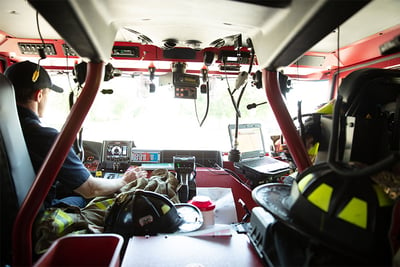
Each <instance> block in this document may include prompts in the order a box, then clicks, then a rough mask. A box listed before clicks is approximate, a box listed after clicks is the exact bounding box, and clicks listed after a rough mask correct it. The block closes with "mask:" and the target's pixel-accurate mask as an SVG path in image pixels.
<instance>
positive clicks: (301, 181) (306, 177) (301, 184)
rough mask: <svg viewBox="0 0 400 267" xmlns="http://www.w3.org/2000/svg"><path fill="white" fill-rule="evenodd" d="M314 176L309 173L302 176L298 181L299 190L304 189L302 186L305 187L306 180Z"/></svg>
mask: <svg viewBox="0 0 400 267" xmlns="http://www.w3.org/2000/svg"><path fill="white" fill-rule="evenodd" d="M313 177H314V174H312V173H309V174H307V175H306V176H304V177H303V178H302V179H301V180H300V181H299V183H298V187H299V190H300V192H303V191H304V188H305V187H306V185H308V182H310V180H311V179H312V178H313Z"/></svg>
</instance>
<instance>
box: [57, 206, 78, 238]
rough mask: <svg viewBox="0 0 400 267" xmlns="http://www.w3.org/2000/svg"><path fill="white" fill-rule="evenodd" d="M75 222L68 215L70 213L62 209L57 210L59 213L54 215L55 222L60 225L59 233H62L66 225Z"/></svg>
mask: <svg viewBox="0 0 400 267" xmlns="http://www.w3.org/2000/svg"><path fill="white" fill-rule="evenodd" d="M73 222H74V220H73V218H72V217H71V216H69V215H68V213H66V212H64V211H62V210H57V213H56V214H55V216H54V223H55V224H56V225H57V226H58V227H57V233H58V234H61V233H62V232H63V231H64V229H65V226H69V225H71V224H72V223H73Z"/></svg>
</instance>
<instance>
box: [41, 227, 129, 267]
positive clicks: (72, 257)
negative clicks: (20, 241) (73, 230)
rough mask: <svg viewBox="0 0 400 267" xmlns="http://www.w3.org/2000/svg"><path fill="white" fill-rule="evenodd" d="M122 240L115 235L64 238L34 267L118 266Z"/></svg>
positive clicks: (52, 246)
mask: <svg viewBox="0 0 400 267" xmlns="http://www.w3.org/2000/svg"><path fill="white" fill-rule="evenodd" d="M122 244H123V238H122V237H121V236H120V235H116V234H87V235H86V234H85V235H69V236H64V237H62V238H60V239H58V240H57V241H55V242H54V243H53V244H52V245H51V247H50V248H49V250H48V251H47V252H46V253H45V254H43V256H42V257H41V258H40V259H39V260H38V261H37V262H36V264H35V266H36V267H39V266H88V265H89V266H115V267H116V266H119V265H120V251H121V248H122Z"/></svg>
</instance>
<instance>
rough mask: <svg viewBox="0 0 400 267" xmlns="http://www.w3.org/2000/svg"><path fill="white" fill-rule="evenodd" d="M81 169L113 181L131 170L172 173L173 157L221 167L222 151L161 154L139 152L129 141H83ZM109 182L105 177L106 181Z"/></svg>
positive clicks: (172, 151) (199, 164) (150, 150)
mask: <svg viewBox="0 0 400 267" xmlns="http://www.w3.org/2000/svg"><path fill="white" fill-rule="evenodd" d="M83 147H84V153H85V157H84V161H83V163H84V165H85V166H86V168H88V170H89V171H90V172H92V173H93V174H95V175H96V176H103V177H106V176H107V174H110V173H111V175H110V177H111V178H114V177H115V175H116V174H118V173H124V172H125V171H126V170H127V168H129V167H130V166H142V167H143V168H144V169H155V168H161V167H162V168H167V169H172V170H173V169H174V166H173V161H174V157H176V156H180V157H188V156H190V157H194V158H195V160H196V164H197V165H198V166H204V167H215V166H216V165H218V166H222V165H223V159H222V153H221V151H217V150H160V149H141V148H137V147H136V146H135V143H134V142H133V141H129V140H104V141H103V142H101V143H100V142H91V141H84V145H83ZM106 178H108V176H107V177H106Z"/></svg>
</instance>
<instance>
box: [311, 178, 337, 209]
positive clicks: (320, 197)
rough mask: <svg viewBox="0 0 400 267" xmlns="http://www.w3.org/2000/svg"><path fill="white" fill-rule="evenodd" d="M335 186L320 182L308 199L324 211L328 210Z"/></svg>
mask: <svg viewBox="0 0 400 267" xmlns="http://www.w3.org/2000/svg"><path fill="white" fill-rule="evenodd" d="M332 192H333V188H332V186H329V185H327V184H325V183H322V184H320V185H319V186H318V187H317V188H316V189H315V190H314V191H313V192H312V193H311V194H310V195H308V197H307V199H308V200H309V201H310V202H311V203H313V204H314V205H315V206H317V207H319V208H320V209H322V210H323V211H326V212H327V211H328V209H329V203H330V202H331V197H332Z"/></svg>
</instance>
